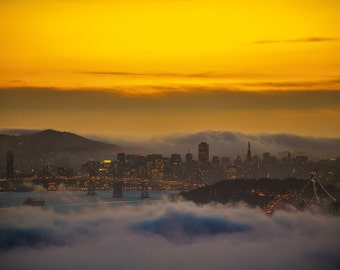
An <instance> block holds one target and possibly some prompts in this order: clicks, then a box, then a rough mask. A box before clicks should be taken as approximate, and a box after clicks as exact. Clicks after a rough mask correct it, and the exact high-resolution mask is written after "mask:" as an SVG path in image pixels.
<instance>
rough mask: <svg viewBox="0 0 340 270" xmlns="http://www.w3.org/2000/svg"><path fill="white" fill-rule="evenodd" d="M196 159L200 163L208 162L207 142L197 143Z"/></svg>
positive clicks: (205, 163)
mask: <svg viewBox="0 0 340 270" xmlns="http://www.w3.org/2000/svg"><path fill="white" fill-rule="evenodd" d="M198 161H199V163H200V165H207V164H208V163H209V144H207V143H206V142H201V143H200V144H199V145H198Z"/></svg>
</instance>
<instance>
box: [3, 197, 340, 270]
mask: <svg viewBox="0 0 340 270" xmlns="http://www.w3.org/2000/svg"><path fill="white" fill-rule="evenodd" d="M69 199H70V198H69ZM1 215H2V218H1V220H0V229H1V230H0V232H1V234H0V235H1V237H2V238H1V240H3V239H6V241H1V245H2V248H1V250H0V260H1V266H2V268H3V269H23V268H31V269H61V268H62V269H85V270H86V269H94V268H97V269H140V268H141V266H142V267H143V269H144V268H145V269H151V270H153V269H188V268H190V269H197V270H199V269H208V268H210V269H226V266H227V267H228V268H230V269H274V268H275V269H294V268H299V269H312V270H314V269H330V270H332V269H334V270H335V269H338V267H339V266H340V259H339V258H340V251H339V249H338V246H339V244H340V239H339V238H338V237H336V236H337V235H339V233H340V219H339V217H338V216H332V215H326V214H322V213H319V212H318V211H317V210H314V211H313V212H308V211H306V212H298V211H296V210H294V209H290V210H286V211H283V210H281V211H277V212H275V213H274V215H273V216H271V217H268V216H265V215H264V214H263V213H262V212H261V211H259V210H258V209H250V208H248V207H246V206H245V205H242V204H240V205H237V206H235V207H232V206H228V205H227V206H222V205H206V206H202V207H198V206H196V205H194V204H192V203H189V202H175V203H169V202H168V201H167V200H163V201H159V202H152V203H150V202H149V203H147V202H146V203H141V204H138V205H120V206H112V205H111V206H110V204H104V203H98V204H97V205H96V207H86V206H83V207H82V208H81V209H78V210H75V211H68V212H67V213H65V212H55V211H54V210H53V209H45V210H44V209H39V208H38V209H37V208H31V207H22V208H16V209H11V210H2V212H1ZM8 233H9V234H8Z"/></svg>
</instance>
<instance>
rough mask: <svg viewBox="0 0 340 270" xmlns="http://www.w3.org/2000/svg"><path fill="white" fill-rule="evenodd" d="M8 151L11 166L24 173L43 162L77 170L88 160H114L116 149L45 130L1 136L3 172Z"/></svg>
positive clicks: (72, 135)
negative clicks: (11, 154) (10, 153)
mask: <svg viewBox="0 0 340 270" xmlns="http://www.w3.org/2000/svg"><path fill="white" fill-rule="evenodd" d="M7 151H12V152H13V154H14V166H15V167H16V168H20V169H22V170H24V171H27V170H30V169H31V168H39V167H41V166H42V165H43V164H46V163H47V164H49V165H53V166H67V167H72V168H79V167H80V166H81V164H82V163H83V162H84V161H86V160H88V159H96V160H102V159H113V158H114V156H115V154H116V153H117V151H119V147H118V146H116V145H113V144H106V143H102V142H97V141H93V140H90V139H87V138H84V137H81V136H78V135H76V134H73V133H69V132H60V131H55V130H44V131H39V132H36V133H32V134H25V135H19V136H11V135H0V163H1V168H2V170H3V168H6V153H7Z"/></svg>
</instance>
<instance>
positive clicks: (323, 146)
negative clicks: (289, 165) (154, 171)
mask: <svg viewBox="0 0 340 270" xmlns="http://www.w3.org/2000/svg"><path fill="white" fill-rule="evenodd" d="M113 141H114V142H115V143H117V144H119V145H128V146H130V149H131V150H130V151H133V149H136V151H139V152H142V153H145V154H147V153H163V154H165V155H166V156H169V155H171V154H173V153H179V154H181V155H182V156H184V155H185V154H186V153H188V151H191V152H192V153H193V155H194V158H196V159H197V146H198V144H199V143H200V142H207V143H208V144H209V146H210V155H211V156H213V155H217V156H220V157H221V156H228V157H232V158H235V157H236V156H237V155H240V156H241V157H242V158H243V157H244V156H245V155H246V151H247V143H248V141H250V142H251V148H252V153H253V154H256V155H259V156H260V157H262V153H264V152H270V153H271V154H273V155H277V154H278V153H282V152H287V151H289V152H290V153H291V154H292V155H293V156H295V155H301V154H303V155H309V157H310V158H313V159H322V158H330V157H335V156H338V155H339V150H338V149H339V148H340V139H339V138H321V137H308V136H298V135H294V134H285V133H277V134H247V133H242V132H236V131H223V130H220V131H201V132H197V133H188V134H173V135H168V136H162V137H160V136H158V137H157V138H152V139H150V140H148V139H143V140H138V139H136V138H128V139H127V140H124V139H121V138H114V139H113ZM141 146H143V149H141Z"/></svg>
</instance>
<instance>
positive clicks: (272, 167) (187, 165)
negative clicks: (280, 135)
mask: <svg viewBox="0 0 340 270" xmlns="http://www.w3.org/2000/svg"><path fill="white" fill-rule="evenodd" d="M197 150H198V160H195V159H194V158H193V154H192V153H187V154H186V155H185V157H184V159H183V158H182V156H181V155H180V154H172V155H171V156H170V157H164V156H163V155H162V154H150V155H139V154H126V153H118V154H117V158H116V160H103V161H95V160H88V161H86V162H84V163H83V165H82V168H81V171H79V172H75V171H74V170H73V169H71V168H68V167H57V168H53V167H50V166H49V165H45V166H43V167H42V168H41V169H39V170H36V172H35V176H36V177H58V176H60V177H74V176H76V175H86V176H88V177H110V178H115V179H126V178H130V179H131V178H145V179H150V180H176V181H186V180H187V179H189V178H190V177H192V176H193V175H195V174H196V175H197V174H199V175H200V177H205V178H207V179H209V182H210V183H214V182H218V181H220V180H224V179H229V180H233V179H241V178H242V179H261V178H270V179H271V178H272V179H274V178H279V179H285V178H291V177H294V178H302V179H306V178H308V177H309V174H310V172H311V171H315V170H317V171H318V174H319V177H320V178H322V179H323V180H324V181H328V182H332V181H336V180H337V179H338V181H339V179H340V158H337V159H333V160H321V161H317V162H315V161H311V160H309V159H308V157H307V156H295V157H292V156H291V154H290V153H289V152H287V153H286V154H285V155H284V156H282V157H281V158H280V159H278V158H277V157H276V156H273V155H271V154H270V153H263V154H262V157H260V156H258V155H254V154H253V153H252V152H251V145H250V142H248V149H247V154H246V156H245V157H241V156H237V157H236V158H235V159H231V158H230V157H221V158H220V157H219V156H212V157H210V153H209V144H208V143H206V142H201V143H200V144H199V145H198V149H197ZM52 165H53V164H52ZM14 176H15V174H14V166H13V153H12V152H10V151H9V152H8V153H7V168H6V178H13V177H14Z"/></svg>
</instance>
